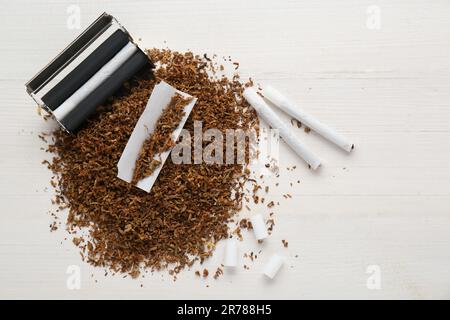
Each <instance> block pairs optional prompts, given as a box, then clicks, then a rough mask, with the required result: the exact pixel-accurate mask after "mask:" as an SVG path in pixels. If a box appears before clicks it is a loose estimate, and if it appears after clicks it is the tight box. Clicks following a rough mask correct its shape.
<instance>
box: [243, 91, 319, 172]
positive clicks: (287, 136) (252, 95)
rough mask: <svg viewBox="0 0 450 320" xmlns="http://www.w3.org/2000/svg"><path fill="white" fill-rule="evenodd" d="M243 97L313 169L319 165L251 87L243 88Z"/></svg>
mask: <svg viewBox="0 0 450 320" xmlns="http://www.w3.org/2000/svg"><path fill="white" fill-rule="evenodd" d="M243 95H244V98H245V99H246V100H247V101H248V103H250V104H251V106H252V107H253V108H254V109H255V110H256V112H257V113H258V115H259V116H260V117H261V118H262V119H263V120H264V121H265V122H267V123H268V124H269V125H270V126H271V127H272V128H274V129H278V131H279V133H280V136H281V138H283V140H284V141H285V142H286V143H287V144H288V145H289V146H290V147H291V148H292V150H294V151H295V153H297V154H298V155H299V156H300V157H301V158H302V159H303V160H305V162H306V163H307V164H309V165H310V166H311V168H312V169H313V170H316V169H317V168H318V167H319V166H320V159H319V158H318V157H317V156H316V155H314V153H312V152H311V151H310V150H309V149H308V148H307V147H306V146H305V145H303V144H302V143H300V141H299V140H298V138H297V137H296V136H295V133H294V131H293V130H292V128H291V127H290V126H288V125H287V124H286V123H284V122H283V121H282V120H281V119H280V117H278V115H277V114H276V113H275V112H274V111H273V110H272V109H271V108H270V107H269V106H268V105H267V103H266V102H265V101H264V100H263V98H262V97H261V96H260V95H259V94H258V93H257V92H256V90H255V89H253V88H247V89H245V90H244V94H243Z"/></svg>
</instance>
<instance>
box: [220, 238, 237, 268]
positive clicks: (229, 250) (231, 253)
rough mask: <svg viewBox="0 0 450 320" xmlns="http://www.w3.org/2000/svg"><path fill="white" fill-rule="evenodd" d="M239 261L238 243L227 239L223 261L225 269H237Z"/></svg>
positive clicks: (232, 239)
mask: <svg viewBox="0 0 450 320" xmlns="http://www.w3.org/2000/svg"><path fill="white" fill-rule="evenodd" d="M237 260H238V248H237V241H236V239H234V238H231V239H227V243H226V244H225V258H224V260H223V265H224V266H225V267H236V266H237Z"/></svg>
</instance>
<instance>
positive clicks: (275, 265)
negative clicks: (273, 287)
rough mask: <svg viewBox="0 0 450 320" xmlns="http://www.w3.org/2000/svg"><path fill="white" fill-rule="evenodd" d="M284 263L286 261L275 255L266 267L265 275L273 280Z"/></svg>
mask: <svg viewBox="0 0 450 320" xmlns="http://www.w3.org/2000/svg"><path fill="white" fill-rule="evenodd" d="M283 263H284V259H283V258H282V257H280V256H279V255H277V254H274V255H273V256H272V257H270V260H269V262H268V263H267V264H266V266H265V267H264V274H265V275H266V276H267V277H269V278H270V279H273V278H274V277H275V276H276V274H277V273H278V271H279V270H280V268H281V267H282V266H283Z"/></svg>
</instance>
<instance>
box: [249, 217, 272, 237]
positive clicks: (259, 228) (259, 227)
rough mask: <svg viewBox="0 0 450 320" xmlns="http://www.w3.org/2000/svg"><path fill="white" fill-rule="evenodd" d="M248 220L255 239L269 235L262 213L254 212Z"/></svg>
mask: <svg viewBox="0 0 450 320" xmlns="http://www.w3.org/2000/svg"><path fill="white" fill-rule="evenodd" d="M250 221H251V222H252V227H253V232H254V233H255V237H256V240H263V239H265V238H267V237H268V236H269V235H268V233H267V228H266V224H265V223H264V219H263V216H262V215H260V214H255V215H253V216H251V217H250Z"/></svg>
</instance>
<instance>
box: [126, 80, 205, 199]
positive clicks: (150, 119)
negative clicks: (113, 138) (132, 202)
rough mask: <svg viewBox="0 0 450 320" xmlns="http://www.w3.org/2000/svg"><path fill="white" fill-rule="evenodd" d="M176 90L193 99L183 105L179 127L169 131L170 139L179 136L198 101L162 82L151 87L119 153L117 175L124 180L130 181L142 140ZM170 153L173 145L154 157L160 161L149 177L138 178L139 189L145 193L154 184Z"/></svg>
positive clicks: (151, 129) (151, 128)
mask: <svg viewBox="0 0 450 320" xmlns="http://www.w3.org/2000/svg"><path fill="white" fill-rule="evenodd" d="M175 93H179V94H180V95H182V96H183V97H186V98H193V99H192V100H191V102H189V103H188V104H187V105H186V106H185V107H184V116H183V117H182V119H181V121H180V123H179V124H178V127H177V128H176V129H175V130H174V131H173V133H172V140H173V141H177V139H178V137H179V136H180V133H181V130H182V129H183V127H184V124H185V123H186V120H187V118H188V117H189V114H190V113H191V111H192V109H193V108H194V105H195V103H196V102H197V98H194V97H192V96H190V95H189V94H187V93H185V92H182V91H180V90H177V89H176V88H174V87H172V86H171V85H169V84H168V83H166V82H164V81H161V82H160V83H158V84H157V85H156V86H155V87H154V88H153V91H152V94H151V95H150V98H149V99H148V102H147V106H146V107H145V109H144V111H143V112H142V114H141V116H140V117H139V120H138V122H137V123H136V126H135V127H134V130H133V132H132V134H131V136H130V139H128V142H127V145H126V146H125V149H124V150H123V153H122V155H121V156H120V159H119V162H118V163H117V169H118V172H117V177H119V178H120V179H122V180H124V181H126V182H131V181H132V180H133V174H134V169H135V166H136V161H137V160H138V158H139V154H140V152H141V148H142V146H143V144H144V142H145V140H146V139H147V138H148V137H150V136H151V134H152V133H153V130H154V129H155V126H156V124H157V122H158V119H159V117H160V116H161V115H162V114H163V112H164V110H165V108H166V107H167V105H168V104H169V103H170V100H171V99H172V97H173V96H174V95H175ZM171 152H172V148H170V149H169V150H167V151H164V152H162V153H161V154H159V155H155V156H154V159H156V160H160V161H161V164H160V165H159V166H158V167H157V168H156V169H155V170H154V171H153V173H152V174H151V175H150V176H148V177H145V178H143V179H142V180H140V181H138V183H137V184H136V186H137V187H138V188H140V189H142V190H144V191H146V192H150V190H151V188H152V187H153V184H154V183H155V181H156V179H157V178H158V175H159V173H160V172H161V170H162V168H163V166H164V163H165V161H166V160H167V158H168V157H169V155H170V153H171Z"/></svg>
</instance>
